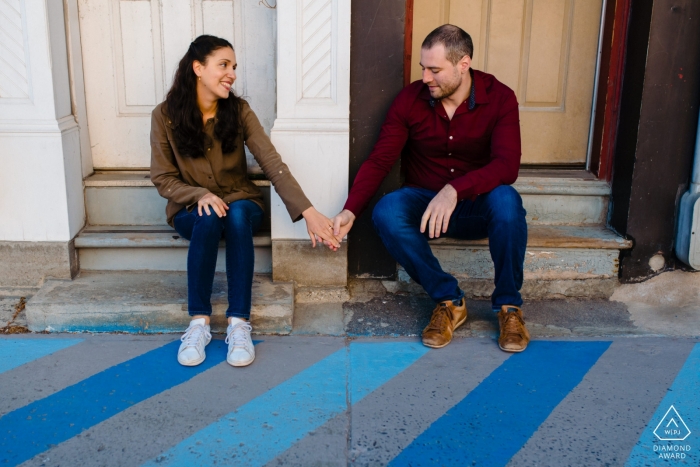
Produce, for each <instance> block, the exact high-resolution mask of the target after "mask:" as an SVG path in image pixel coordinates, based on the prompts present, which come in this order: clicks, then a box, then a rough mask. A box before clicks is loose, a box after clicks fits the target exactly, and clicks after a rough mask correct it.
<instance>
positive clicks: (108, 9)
mask: <svg viewBox="0 0 700 467" xmlns="http://www.w3.org/2000/svg"><path fill="white" fill-rule="evenodd" d="M78 7H79V13H80V30H81V44H82V53H83V65H84V77H85V94H86V102H87V114H88V126H89V131H90V140H91V142H92V145H93V148H92V155H93V164H94V167H95V168H142V167H148V166H149V165H150V144H149V133H150V113H151V111H152V110H153V107H155V106H156V105H157V104H158V103H160V102H162V101H163V99H164V98H165V95H166V93H167V91H168V89H169V87H170V85H171V83H172V78H173V75H174V72H175V70H176V68H177V65H178V62H179V60H180V59H181V58H182V56H183V55H184V53H185V52H186V51H187V48H188V47H189V45H190V42H191V41H192V40H193V39H194V38H195V37H197V36H198V35H200V34H213V35H216V36H220V37H223V38H225V39H227V40H228V41H229V42H231V43H232V44H233V46H234V48H235V49H236V59H237V61H238V70H239V72H238V73H237V76H238V78H237V80H236V83H235V90H236V93H237V94H238V95H242V96H244V97H246V98H247V99H248V101H249V102H250V103H251V106H252V107H253V109H254V110H255V112H256V114H257V115H258V117H259V118H260V121H261V123H262V124H263V126H264V127H265V129H266V130H267V131H268V132H269V130H270V128H271V126H272V123H273V121H274V118H275V101H276V95H275V92H276V84H275V78H276V77H275V68H274V55H275V33H276V26H275V15H274V10H270V9H269V8H265V7H264V6H262V5H258V4H257V2H244V1H239V0H236V1H235V2H234V1H233V0H187V1H185V0H79V5H78ZM243 17H245V18H246V21H245V22H244V21H243V20H242V18H243ZM247 56H252V57H253V58H254V61H255V66H251V68H250V69H249V68H248V67H247V66H246V64H247V61H246V57H247ZM248 158H249V160H248V162H249V167H250V170H251V171H253V172H255V171H257V170H259V168H258V167H257V164H255V161H254V160H253V159H252V156H250V154H249V155H248Z"/></svg>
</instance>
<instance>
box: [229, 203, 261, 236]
mask: <svg viewBox="0 0 700 467" xmlns="http://www.w3.org/2000/svg"><path fill="white" fill-rule="evenodd" d="M224 219H225V223H226V228H227V229H231V228H233V229H251V228H256V226H257V225H259V224H260V221H261V220H262V209H260V207H259V206H258V205H257V204H255V203H253V202H252V201H248V200H242V201H235V202H233V203H231V204H229V209H228V211H226V217H225V218H224Z"/></svg>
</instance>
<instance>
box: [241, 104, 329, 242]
mask: <svg viewBox="0 0 700 467" xmlns="http://www.w3.org/2000/svg"><path fill="white" fill-rule="evenodd" d="M241 123H242V125H243V139H244V141H245V144H246V146H248V149H250V152H251V153H252V154H253V157H255V160H256V161H257V162H258V164H260V168H262V171H263V173H264V174H265V176H266V177H267V178H268V179H269V180H270V182H271V183H272V185H274V187H275V190H276V191H277V194H278V195H280V198H282V201H283V202H284V205H285V207H286V208H287V212H289V215H290V216H291V218H292V220H293V221H294V222H296V221H298V220H299V219H301V218H302V217H303V218H304V220H305V221H306V229H307V231H308V233H309V237H310V238H311V243H312V245H313V246H314V247H316V237H318V238H319V242H324V241H325V242H326V244H327V245H328V246H329V248H331V249H333V250H337V249H338V248H339V247H340V243H339V242H338V240H337V239H336V238H335V237H334V236H333V223H332V222H331V221H330V219H328V218H327V217H326V216H324V215H323V214H321V213H320V212H318V211H317V210H316V208H314V207H313V205H312V204H311V201H309V199H308V198H307V197H306V195H305V194H304V191H303V190H302V189H301V186H299V183H298V182H297V180H296V179H295V178H294V176H293V175H292V173H291V172H290V171H289V167H287V164H285V163H284V162H283V161H282V157H281V156H280V155H279V153H278V152H277V150H276V149H275V147H274V146H273V144H272V141H270V138H269V137H268V136H267V134H266V133H265V130H264V129H263V127H262V125H261V124H260V121H259V120H258V117H257V116H256V115H255V112H253V110H252V109H251V108H250V106H249V105H248V103H247V102H246V101H245V100H243V99H241Z"/></svg>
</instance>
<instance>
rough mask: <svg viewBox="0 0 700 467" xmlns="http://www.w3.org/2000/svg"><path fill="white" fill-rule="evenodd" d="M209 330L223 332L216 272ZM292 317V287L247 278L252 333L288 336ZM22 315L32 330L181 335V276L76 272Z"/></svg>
mask: <svg viewBox="0 0 700 467" xmlns="http://www.w3.org/2000/svg"><path fill="white" fill-rule="evenodd" d="M212 306H213V314H212V330H213V331H214V332H225V330H226V308H227V307H228V301H227V299H226V277H225V275H223V274H217V275H216V278H215V280H214V292H213V294H212ZM293 314H294V285H293V284H291V283H280V282H274V283H273V282H272V278H271V277H270V276H269V275H256V276H255V278H254V280H253V299H252V312H251V322H252V325H253V330H254V332H257V333H265V334H289V332H290V331H291V330H292V317H293ZM26 317H27V324H28V326H29V329H30V330H32V331H37V332H39V331H46V330H48V331H53V332H80V331H89V332H120V331H121V332H139V333H158V332H183V331H184V330H185V329H186V328H187V325H188V323H189V321H190V318H189V315H188V314H187V277H186V273H183V272H158V273H147V272H124V271H121V272H88V273H86V272H82V273H81V274H80V276H79V277H77V278H76V279H75V280H73V281H60V280H49V281H47V282H45V283H44V285H43V286H42V287H41V289H39V291H38V292H37V293H36V294H35V295H34V296H33V297H32V298H31V299H30V300H29V302H28V303H27V306H26Z"/></svg>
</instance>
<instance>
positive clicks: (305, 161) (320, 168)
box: [271, 0, 350, 268]
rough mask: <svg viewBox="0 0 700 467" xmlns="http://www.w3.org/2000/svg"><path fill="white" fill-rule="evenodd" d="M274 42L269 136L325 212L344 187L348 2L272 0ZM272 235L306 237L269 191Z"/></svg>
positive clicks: (337, 203) (333, 208) (339, 202)
mask: <svg viewBox="0 0 700 467" xmlns="http://www.w3.org/2000/svg"><path fill="white" fill-rule="evenodd" d="M277 41H278V42H277V119H276V120H275V124H274V126H273V128H272V132H271V133H272V142H273V143H274V144H275V147H276V148H277V150H278V151H279V153H280V154H281V155H282V159H283V160H284V161H285V162H286V163H287V165H289V168H290V170H291V172H292V174H294V177H296V179H297V180H298V181H299V184H300V185H301V187H302V189H303V190H304V192H305V193H306V195H307V196H308V198H309V199H310V200H311V202H312V203H313V205H314V206H315V207H316V209H318V210H319V211H321V212H322V213H324V214H325V215H327V216H329V217H330V216H333V215H335V214H336V213H337V212H338V211H340V209H341V208H342V207H343V203H344V202H345V198H346V196H347V193H348V170H349V133H350V126H349V120H350V0H330V1H328V0H286V1H280V2H277ZM272 239H273V241H274V240H276V239H289V240H293V239H307V240H308V234H307V232H306V225H305V223H304V222H303V221H301V222H298V223H296V224H293V223H292V222H291V220H290V219H289V215H288V214H287V211H286V209H285V208H284V204H283V203H282V200H281V199H280V198H279V196H278V195H277V193H276V192H274V190H273V192H272ZM273 261H274V259H273ZM273 268H274V263H273Z"/></svg>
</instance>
